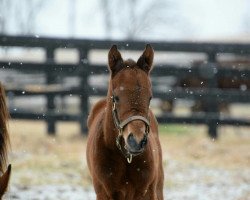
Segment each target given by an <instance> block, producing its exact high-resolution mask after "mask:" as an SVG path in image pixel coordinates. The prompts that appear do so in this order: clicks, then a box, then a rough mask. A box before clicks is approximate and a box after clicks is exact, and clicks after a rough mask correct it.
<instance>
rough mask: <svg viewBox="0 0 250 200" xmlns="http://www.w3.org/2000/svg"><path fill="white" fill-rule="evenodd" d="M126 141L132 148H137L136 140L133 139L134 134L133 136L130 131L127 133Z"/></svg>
mask: <svg viewBox="0 0 250 200" xmlns="http://www.w3.org/2000/svg"><path fill="white" fill-rule="evenodd" d="M127 142H128V144H129V146H130V147H131V148H133V149H137V148H138V144H137V142H136V140H135V138H134V136H133V134H132V133H130V134H129V135H128V139H127Z"/></svg>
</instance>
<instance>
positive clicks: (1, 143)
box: [0, 83, 11, 199]
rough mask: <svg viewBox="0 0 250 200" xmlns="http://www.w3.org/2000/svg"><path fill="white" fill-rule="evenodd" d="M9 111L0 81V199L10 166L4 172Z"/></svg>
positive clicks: (4, 188)
mask: <svg viewBox="0 0 250 200" xmlns="http://www.w3.org/2000/svg"><path fill="white" fill-rule="evenodd" d="M8 118H9V113H8V110H7V106H6V101H5V93H4V89H3V86H2V85H1V83H0V199H2V196H3V195H4V193H5V192H6V190H7V187H8V183H9V179H10V173H11V166H10V165H9V167H8V169H7V171H6V172H4V170H5V168H6V163H7V147H8V144H9V134H8V129H7V120H8ZM1 174H2V176H1Z"/></svg>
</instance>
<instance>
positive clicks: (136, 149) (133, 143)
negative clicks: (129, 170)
mask: <svg viewBox="0 0 250 200" xmlns="http://www.w3.org/2000/svg"><path fill="white" fill-rule="evenodd" d="M147 141H148V138H147V134H144V137H143V139H142V140H141V141H139V142H138V141H137V140H136V139H135V137H134V135H133V133H130V134H129V135H128V137H127V142H126V146H125V148H126V149H127V151H128V152H129V153H130V154H132V155H138V154H141V153H142V152H143V150H144V148H145V146H146V144H147Z"/></svg>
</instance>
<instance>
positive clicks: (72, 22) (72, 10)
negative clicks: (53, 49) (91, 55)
mask: <svg viewBox="0 0 250 200" xmlns="http://www.w3.org/2000/svg"><path fill="white" fill-rule="evenodd" d="M76 3H77V2H76V0H68V8H69V11H68V13H69V14H68V28H69V34H70V36H71V37H73V36H74V35H75V31H76V30H75V29H76Z"/></svg>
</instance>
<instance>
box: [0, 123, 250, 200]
mask: <svg viewBox="0 0 250 200" xmlns="http://www.w3.org/2000/svg"><path fill="white" fill-rule="evenodd" d="M57 128H58V135H57V136H56V137H49V136H47V135H46V126H45V123H43V122H34V121H22V120H13V121H11V123H10V132H11V141H12V152H11V155H10V162H11V163H12V166H13V174H12V177H11V184H10V188H9V192H8V194H6V196H5V197H4V200H14V199H20V200H71V199H72V200H94V199H95V193H94V190H93V187H92V183H91V178H90V176H89V173H88V169H87V166H86V158H85V151H86V138H85V137H81V136H79V132H78V131H79V127H78V124H77V123H59V124H58V126H57ZM160 132H161V134H160V139H161V143H162V148H163V157H164V161H163V164H164V172H165V183H164V196H165V200H224V199H227V200H250V168H249V166H250V151H249V146H250V135H249V128H245V129H244V128H238V129H232V128H221V129H220V133H221V137H220V139H219V140H218V141H214V140H211V139H209V138H208V137H207V136H206V134H205V133H206V128H205V127H202V126H201V127H200V126H180V125H178V126H175V125H172V126H169V125H166V126H160ZM222 133H223V134H222Z"/></svg>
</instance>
